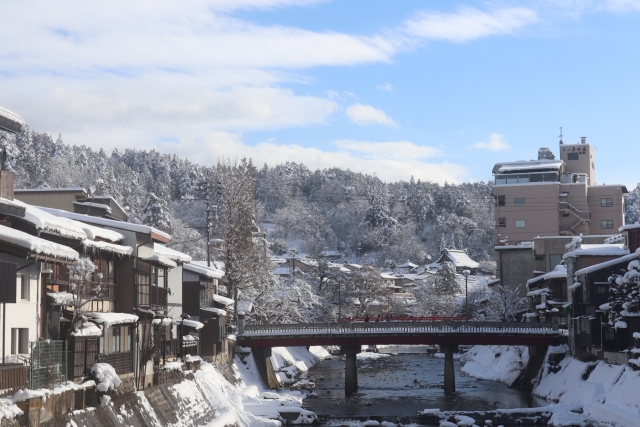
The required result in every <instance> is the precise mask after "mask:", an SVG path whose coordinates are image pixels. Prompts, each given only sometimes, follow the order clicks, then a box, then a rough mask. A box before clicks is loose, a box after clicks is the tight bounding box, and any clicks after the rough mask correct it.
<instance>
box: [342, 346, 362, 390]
mask: <svg viewBox="0 0 640 427" xmlns="http://www.w3.org/2000/svg"><path fill="white" fill-rule="evenodd" d="M361 351H362V349H361V347H360V346H359V345H354V346H342V347H340V354H344V355H345V358H346V363H345V369H344V395H345V396H346V397H350V396H353V395H355V394H356V393H357V392H358V367H357V365H356V355H357V354H358V353H360V352H361Z"/></svg>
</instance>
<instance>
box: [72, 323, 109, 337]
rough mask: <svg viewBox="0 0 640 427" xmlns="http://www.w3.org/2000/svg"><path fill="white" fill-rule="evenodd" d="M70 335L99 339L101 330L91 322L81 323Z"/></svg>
mask: <svg viewBox="0 0 640 427" xmlns="http://www.w3.org/2000/svg"><path fill="white" fill-rule="evenodd" d="M71 335H73V336H76V337H101V336H102V328H100V326H98V325H96V324H95V323H93V322H89V321H87V320H84V321H82V323H81V324H80V327H79V328H76V329H75V330H74V331H73V332H71Z"/></svg>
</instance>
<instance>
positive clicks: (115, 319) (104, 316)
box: [87, 311, 138, 328]
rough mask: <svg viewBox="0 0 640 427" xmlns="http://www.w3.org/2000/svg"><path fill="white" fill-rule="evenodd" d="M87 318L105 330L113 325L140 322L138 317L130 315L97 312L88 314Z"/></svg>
mask: <svg viewBox="0 0 640 427" xmlns="http://www.w3.org/2000/svg"><path fill="white" fill-rule="evenodd" d="M87 317H88V318H89V319H91V321H93V322H95V323H99V324H101V325H102V326H103V327H105V328H109V327H111V326H112V325H122V324H126V323H136V322H137V321H138V316H136V315H135V314H129V313H102V312H97V311H96V312H92V313H87Z"/></svg>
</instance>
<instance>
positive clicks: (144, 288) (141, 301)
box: [138, 271, 149, 305]
mask: <svg viewBox="0 0 640 427" xmlns="http://www.w3.org/2000/svg"><path fill="white" fill-rule="evenodd" d="M138 305H149V274H147V272H145V271H138Z"/></svg>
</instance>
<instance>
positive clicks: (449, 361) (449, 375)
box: [440, 345, 458, 395]
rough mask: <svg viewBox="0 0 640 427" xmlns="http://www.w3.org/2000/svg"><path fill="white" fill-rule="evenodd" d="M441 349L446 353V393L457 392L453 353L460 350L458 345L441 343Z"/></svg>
mask: <svg viewBox="0 0 640 427" xmlns="http://www.w3.org/2000/svg"><path fill="white" fill-rule="evenodd" d="M440 351H441V352H443V353H444V394H447V395H449V394H451V393H455V392H456V373H455V370H454V366H453V353H457V352H458V346H457V345H441V346H440Z"/></svg>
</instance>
